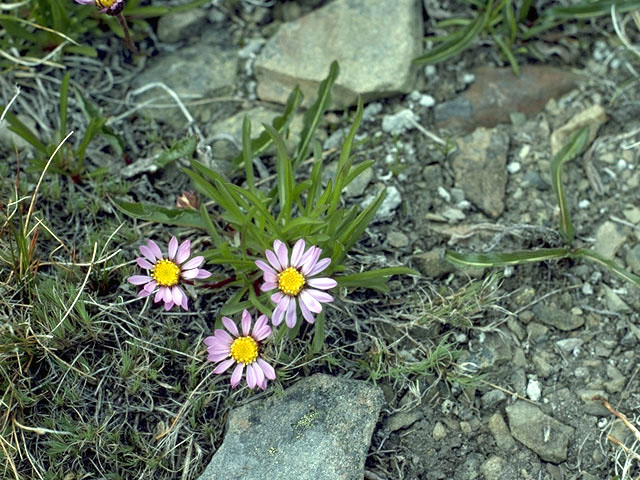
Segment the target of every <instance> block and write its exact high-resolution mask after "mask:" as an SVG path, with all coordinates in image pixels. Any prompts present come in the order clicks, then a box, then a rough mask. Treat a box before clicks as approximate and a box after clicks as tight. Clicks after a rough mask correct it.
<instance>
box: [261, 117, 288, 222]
mask: <svg viewBox="0 0 640 480" xmlns="http://www.w3.org/2000/svg"><path fill="white" fill-rule="evenodd" d="M263 125H264V128H265V129H266V131H267V132H268V133H269V135H271V138H272V140H273V142H274V143H275V145H276V151H277V152H278V158H277V160H276V176H277V180H278V182H277V183H278V198H279V201H280V215H279V216H278V219H283V220H284V224H285V225H286V224H287V222H288V221H289V219H290V218H291V207H292V203H293V199H292V193H293V188H294V180H293V168H292V165H291V159H290V158H289V154H288V153H287V147H286V146H285V144H284V140H283V139H282V137H281V136H280V134H279V133H278V131H277V130H276V129H275V128H273V127H272V126H271V125H267V124H263Z"/></svg>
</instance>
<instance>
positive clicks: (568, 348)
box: [556, 338, 584, 353]
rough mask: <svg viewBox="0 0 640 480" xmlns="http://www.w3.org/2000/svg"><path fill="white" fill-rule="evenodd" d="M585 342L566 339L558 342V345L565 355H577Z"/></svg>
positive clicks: (578, 339) (579, 339) (577, 339)
mask: <svg viewBox="0 0 640 480" xmlns="http://www.w3.org/2000/svg"><path fill="white" fill-rule="evenodd" d="M583 343H584V341H583V340H582V339H581V338H565V339H562V340H558V341H557V342H556V345H557V346H558V348H559V349H560V350H562V351H563V352H565V353H577V351H578V349H579V348H580V347H581V346H582V344H583Z"/></svg>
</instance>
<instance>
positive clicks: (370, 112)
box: [362, 102, 382, 122]
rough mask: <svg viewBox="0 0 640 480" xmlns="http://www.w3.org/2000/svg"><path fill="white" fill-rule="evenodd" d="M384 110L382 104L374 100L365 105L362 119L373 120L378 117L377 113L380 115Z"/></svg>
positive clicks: (364, 120)
mask: <svg viewBox="0 0 640 480" xmlns="http://www.w3.org/2000/svg"><path fill="white" fill-rule="evenodd" d="M381 111H382V104H381V103H379V102H373V103H370V104H369V105H367V106H366V107H364V109H363V110H362V121H363V122H373V121H374V120H375V119H376V115H378V114H379V113H380V112H381Z"/></svg>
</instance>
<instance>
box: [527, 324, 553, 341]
mask: <svg viewBox="0 0 640 480" xmlns="http://www.w3.org/2000/svg"><path fill="white" fill-rule="evenodd" d="M547 333H549V328H547V327H545V326H544V325H542V324H541V323H538V322H530V323H529V324H527V337H528V338H529V339H531V340H533V341H534V342H536V343H540V342H542V341H544V340H546V338H547Z"/></svg>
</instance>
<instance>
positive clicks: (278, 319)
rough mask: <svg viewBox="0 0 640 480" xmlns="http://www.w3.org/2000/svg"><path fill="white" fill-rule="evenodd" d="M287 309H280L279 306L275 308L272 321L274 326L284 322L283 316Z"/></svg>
mask: <svg viewBox="0 0 640 480" xmlns="http://www.w3.org/2000/svg"><path fill="white" fill-rule="evenodd" d="M284 312H285V310H280V309H279V308H278V307H276V308H275V310H274V311H273V313H272V314H271V323H272V324H273V326H274V327H277V326H278V325H280V324H281V323H282V317H283V316H284Z"/></svg>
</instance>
